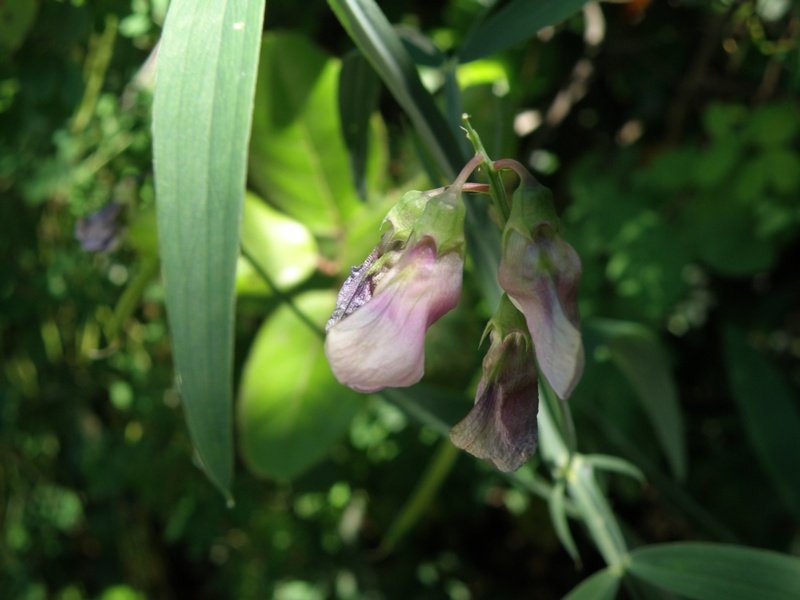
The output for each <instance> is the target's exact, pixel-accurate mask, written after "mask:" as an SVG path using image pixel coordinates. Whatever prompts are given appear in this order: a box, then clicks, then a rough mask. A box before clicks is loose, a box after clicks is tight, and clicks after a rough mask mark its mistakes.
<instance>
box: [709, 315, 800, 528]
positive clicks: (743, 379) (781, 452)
mask: <svg viewBox="0 0 800 600" xmlns="http://www.w3.org/2000/svg"><path fill="white" fill-rule="evenodd" d="M724 340H725V354H726V357H727V360H728V377H729V380H730V385H731V392H733V397H734V399H735V400H736V404H737V405H738V407H739V413H740V414H741V416H742V422H743V425H744V429H745V431H746V432H747V436H748V437H749V438H750V443H751V444H752V446H753V449H754V450H755V451H756V454H757V455H758V458H759V460H760V461H761V464H762V466H763V467H764V470H765V471H766V473H767V474H768V475H769V476H770V477H771V478H772V481H773V482H774V484H775V488H776V489H777V490H778V491H779V492H780V493H781V494H782V495H783V499H784V500H785V502H786V504H787V506H788V507H789V508H791V509H792V510H793V511H794V514H795V515H800V480H798V476H797V474H798V473H800V454H798V451H797V436H798V432H800V410H798V405H797V394H796V393H795V392H794V391H793V390H792V388H791V387H790V386H789V384H788V383H787V382H786V381H785V380H784V377H783V376H782V374H781V372H780V371H779V370H778V369H777V368H776V367H775V366H774V365H773V364H771V363H770V362H769V361H768V360H767V359H766V358H765V357H764V356H763V355H761V354H760V353H759V352H758V351H757V350H755V349H754V348H753V347H752V346H751V345H750V344H749V343H748V341H747V337H746V336H745V334H744V332H743V331H741V330H739V329H736V328H734V327H728V328H727V330H726V331H725V337H724Z"/></svg>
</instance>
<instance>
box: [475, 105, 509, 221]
mask: <svg viewBox="0 0 800 600" xmlns="http://www.w3.org/2000/svg"><path fill="white" fill-rule="evenodd" d="M461 120H462V121H463V123H464V131H466V132H467V139H468V140H469V141H470V142H472V146H473V147H474V148H475V152H476V153H477V154H478V155H479V156H481V157H483V162H484V163H485V169H486V177H487V178H488V179H489V188H490V193H491V196H492V204H493V205H494V209H495V211H496V212H497V216H498V217H499V219H500V225H501V227H505V224H506V221H508V216H509V214H510V213H511V211H510V209H509V204H508V198H507V197H506V189H505V187H504V186H503V180H502V179H501V178H500V174H499V173H498V172H497V170H496V169H495V167H494V164H493V163H492V160H491V159H490V158H489V155H488V154H487V153H486V148H484V147H483V142H481V138H480V137H479V136H478V132H477V131H475V129H474V128H473V127H472V124H471V123H470V122H469V115H467V114H464V115H462V116H461ZM520 166H521V165H520Z"/></svg>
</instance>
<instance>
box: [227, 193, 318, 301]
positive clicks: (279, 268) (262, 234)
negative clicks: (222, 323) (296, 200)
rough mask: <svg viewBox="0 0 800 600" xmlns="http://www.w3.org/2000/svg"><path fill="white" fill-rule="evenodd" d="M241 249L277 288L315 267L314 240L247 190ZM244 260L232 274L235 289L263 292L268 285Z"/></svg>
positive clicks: (303, 277)
mask: <svg viewBox="0 0 800 600" xmlns="http://www.w3.org/2000/svg"><path fill="white" fill-rule="evenodd" d="M241 243H242V252H243V253H244V254H246V256H247V258H249V259H252V260H254V261H255V262H256V264H257V265H258V266H259V268H260V269H261V270H262V271H263V272H264V273H266V275H267V276H268V277H269V278H270V280H271V283H272V284H274V285H275V286H276V287H277V288H278V289H279V290H286V289H289V288H291V287H293V286H295V285H297V284H299V283H301V282H303V281H305V280H306V279H307V278H308V277H309V276H310V275H311V274H312V273H313V272H314V271H315V270H316V267H317V262H318V260H319V255H318V250H317V242H316V240H315V239H314V236H312V235H311V232H310V231H309V230H308V229H306V228H305V227H304V226H303V225H302V224H301V223H299V222H297V221H295V220H294V219H292V218H290V217H287V216H286V215H285V214H283V213H281V212H278V211H277V210H275V209H274V208H272V207H271V206H269V205H268V204H266V203H265V202H264V201H263V200H262V199H261V198H259V197H258V196H256V195H255V194H252V193H247V194H246V195H245V199H244V210H243V214H242V242H241ZM243 265H249V262H248V261H247V260H244V261H240V263H239V269H238V270H237V274H236V289H237V291H238V292H240V293H242V292H250V293H252V292H262V293H264V292H266V293H269V291H270V288H269V286H267V285H266V283H265V282H264V281H263V280H262V278H261V276H260V275H259V274H258V273H256V272H255V271H254V269H253V268H252V267H248V266H243Z"/></svg>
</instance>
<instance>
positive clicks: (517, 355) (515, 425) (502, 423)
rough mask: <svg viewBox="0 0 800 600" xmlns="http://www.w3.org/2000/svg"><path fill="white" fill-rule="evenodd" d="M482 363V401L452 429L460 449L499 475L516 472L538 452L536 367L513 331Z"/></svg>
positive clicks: (520, 336)
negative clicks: (483, 461) (497, 470)
mask: <svg viewBox="0 0 800 600" xmlns="http://www.w3.org/2000/svg"><path fill="white" fill-rule="evenodd" d="M492 337H493V339H492V346H491V347H490V349H489V352H487V354H486V357H485V358H484V360H483V377H482V378H481V381H480V384H479V385H478V391H477V394H476V398H477V402H476V404H475V406H474V407H473V408H472V410H471V411H470V412H469V414H468V415H467V416H466V417H465V418H464V419H462V420H461V421H460V422H459V423H458V424H456V425H455V426H454V427H453V428H452V429H451V430H450V439H451V440H452V442H453V444H454V445H455V446H457V447H458V448H462V449H463V450H466V451H467V452H469V453H470V454H472V455H474V456H476V457H478V458H480V459H482V460H485V461H486V462H488V463H489V464H491V465H492V466H494V467H495V468H497V469H499V470H500V471H504V472H508V471H516V470H517V469H519V468H520V467H521V466H522V465H524V464H525V463H526V462H527V461H528V459H529V458H530V457H531V456H532V455H533V453H534V452H535V451H536V445H537V441H538V436H537V422H536V415H537V412H538V409H539V390H538V381H537V376H536V364H535V362H534V358H533V351H532V348H531V345H530V343H529V341H528V340H527V339H526V336H525V335H524V334H521V333H518V332H512V333H510V334H509V335H507V336H506V338H505V340H503V341H502V343H499V344H497V343H496V339H495V338H496V336H495V335H494V332H492Z"/></svg>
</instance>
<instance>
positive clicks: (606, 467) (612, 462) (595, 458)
mask: <svg viewBox="0 0 800 600" xmlns="http://www.w3.org/2000/svg"><path fill="white" fill-rule="evenodd" d="M586 462H587V463H589V464H590V465H592V468H593V469H599V470H601V471H612V472H614V473H619V474H620V475H627V476H628V477H633V478H634V479H636V480H638V481H639V483H642V484H644V483H646V481H647V480H646V479H645V476H644V473H642V472H641V471H640V470H639V468H638V467H637V466H636V465H634V464H632V463H630V462H628V461H627V460H625V459H624V458H619V457H618V456H608V455H606V454H591V455H589V456H587V457H586Z"/></svg>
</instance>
